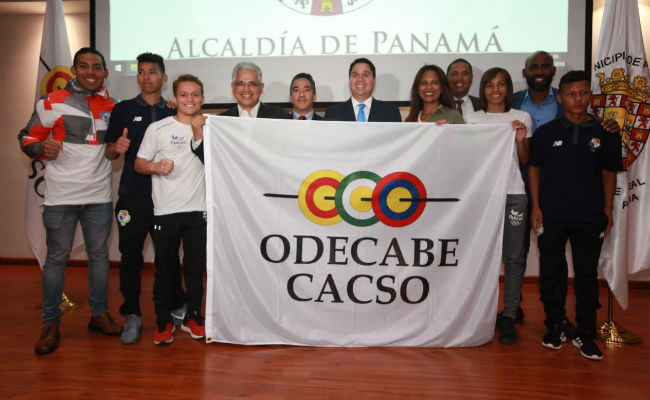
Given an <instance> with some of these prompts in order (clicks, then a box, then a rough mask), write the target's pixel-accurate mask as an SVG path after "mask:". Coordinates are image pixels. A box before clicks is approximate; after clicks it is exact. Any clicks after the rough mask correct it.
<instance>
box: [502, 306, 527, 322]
mask: <svg viewBox="0 0 650 400" xmlns="http://www.w3.org/2000/svg"><path fill="white" fill-rule="evenodd" d="M502 318H503V311H501V312H500V313H498V314H497V320H496V324H497V327H498V326H501V319H502ZM515 322H516V323H518V324H521V323H523V322H524V310H522V309H521V307H517V314H515Z"/></svg>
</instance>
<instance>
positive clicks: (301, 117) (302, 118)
mask: <svg viewBox="0 0 650 400" xmlns="http://www.w3.org/2000/svg"><path fill="white" fill-rule="evenodd" d="M298 119H300V120H305V119H307V118H305V116H304V115H301V116H299V117H298Z"/></svg>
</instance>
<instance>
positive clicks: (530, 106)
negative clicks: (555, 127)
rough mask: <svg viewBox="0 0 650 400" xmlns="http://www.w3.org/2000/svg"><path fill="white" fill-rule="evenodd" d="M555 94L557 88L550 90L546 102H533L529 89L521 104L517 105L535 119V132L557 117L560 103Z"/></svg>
mask: <svg viewBox="0 0 650 400" xmlns="http://www.w3.org/2000/svg"><path fill="white" fill-rule="evenodd" d="M555 96H556V93H555V90H553V89H551V90H549V91H548V96H546V99H544V102H543V103H542V104H539V105H538V104H535V103H534V102H533V99H532V98H531V97H530V95H529V94H528V90H526V91H525V93H524V98H523V101H522V103H521V105H520V106H519V107H515V108H519V109H520V110H521V111H526V112H527V113H528V114H530V116H531V117H532V119H533V132H535V131H536V130H537V128H539V127H540V126H542V125H544V124H545V123H547V122H550V121H552V120H554V119H555V118H557V114H558V106H559V105H558V102H557V98H556V97H555Z"/></svg>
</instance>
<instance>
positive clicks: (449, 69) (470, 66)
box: [447, 58, 474, 76]
mask: <svg viewBox="0 0 650 400" xmlns="http://www.w3.org/2000/svg"><path fill="white" fill-rule="evenodd" d="M459 62H462V63H465V64H467V66H468V67H469V74H470V75H472V76H474V71H472V64H470V63H469V61H467V60H466V59H464V58H457V59H455V60H454V61H452V62H450V63H449V65H448V66H447V75H449V71H451V67H453V66H454V64H456V63H459Z"/></svg>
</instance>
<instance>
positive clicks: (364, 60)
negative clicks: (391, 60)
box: [348, 57, 377, 78]
mask: <svg viewBox="0 0 650 400" xmlns="http://www.w3.org/2000/svg"><path fill="white" fill-rule="evenodd" d="M357 64H368V66H369V67H370V70H371V71H372V77H373V78H374V77H375V76H376V75H377V74H376V70H375V64H373V63H372V61H370V60H368V59H367V58H365V57H361V58H357V59H356V60H354V61H352V64H350V69H349V70H348V76H350V74H352V68H353V67H354V66H355V65H357Z"/></svg>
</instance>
